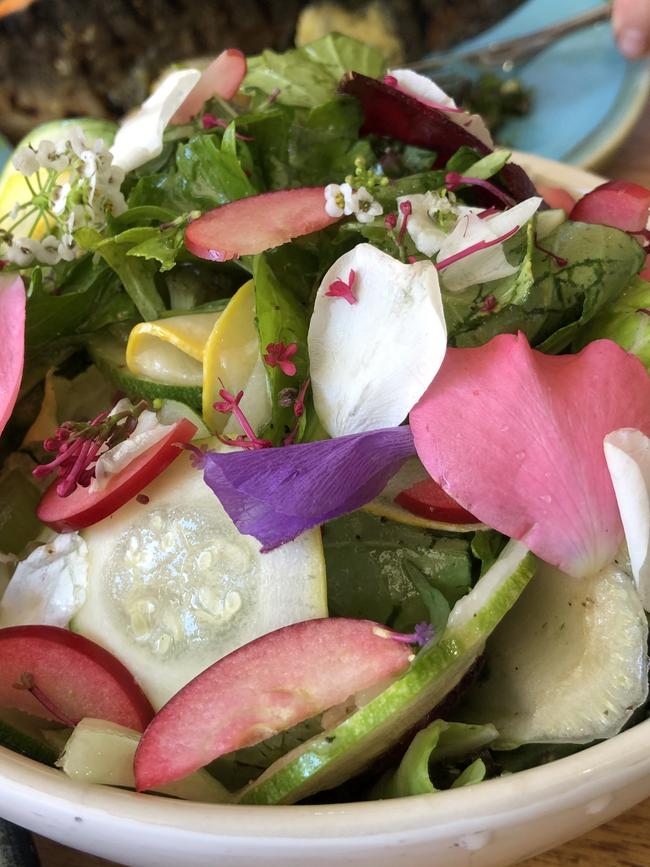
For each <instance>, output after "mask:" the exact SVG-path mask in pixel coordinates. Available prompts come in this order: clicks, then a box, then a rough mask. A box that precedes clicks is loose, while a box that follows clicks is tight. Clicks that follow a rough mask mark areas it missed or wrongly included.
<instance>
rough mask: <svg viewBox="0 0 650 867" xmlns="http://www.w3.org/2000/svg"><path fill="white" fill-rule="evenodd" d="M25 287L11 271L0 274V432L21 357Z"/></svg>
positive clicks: (19, 371) (17, 379)
mask: <svg viewBox="0 0 650 867" xmlns="http://www.w3.org/2000/svg"><path fill="white" fill-rule="evenodd" d="M25 301H26V298H25V287H24V285H23V281H22V280H21V279H20V277H18V276H16V275H15V274H5V275H1V274H0V434H1V433H2V431H3V430H4V428H5V425H6V424H7V421H8V420H9V416H10V415H11V411H12V410H13V408H14V404H15V403H16V399H17V397H18V390H19V388H20V381H21V379H22V375H23V362H24V359H25Z"/></svg>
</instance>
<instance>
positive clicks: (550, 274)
mask: <svg viewBox="0 0 650 867" xmlns="http://www.w3.org/2000/svg"><path fill="white" fill-rule="evenodd" d="M554 204H557V205H558V207H553V205H554ZM649 208H650V191H648V190H645V189H643V188H641V187H639V186H636V185H634V184H627V183H622V182H614V183H607V184H603V185H602V186H601V187H598V188H597V189H596V190H594V191H593V192H590V193H587V194H586V195H585V196H583V197H582V198H581V199H580V200H579V201H578V202H574V201H573V198H572V197H571V195H570V194H569V193H567V192H566V191H563V190H558V189H553V188H543V189H541V191H540V192H538V190H537V189H536V188H535V185H534V184H533V182H532V181H531V179H530V178H529V177H528V176H527V174H526V173H525V172H524V171H523V170H522V169H521V168H520V167H519V166H517V165H516V164H514V163H512V162H511V160H510V154H509V153H508V152H507V151H505V150H502V149H498V148H495V147H494V144H493V142H492V139H491V136H490V133H489V132H488V130H487V128H486V126H485V124H484V122H483V121H482V120H481V118H480V117H478V116H477V115H473V114H471V113H470V112H467V111H464V110H463V109H461V108H459V107H457V106H456V104H455V103H454V101H453V100H452V99H451V98H450V97H448V96H447V95H446V94H445V93H444V92H443V91H442V90H440V88H438V87H437V86H436V85H435V84H434V83H433V82H432V81H430V80H429V79H426V78H423V77H422V76H419V75H417V74H416V73H414V72H412V71H410V70H408V69H404V70H400V69H396V70H388V69H386V66H385V63H384V60H383V58H382V56H381V55H380V53H379V52H378V51H377V50H376V49H374V48H371V47H369V46H366V45H364V44H362V43H360V42H357V41H355V40H353V39H350V38H347V37H343V36H339V35H336V34H333V35H330V36H328V37H326V38H324V39H321V40H319V41H317V42H314V43H312V44H310V45H306V46H305V47H303V48H301V49H294V50H291V51H288V52H285V53H284V54H276V53H275V52H272V51H266V52H264V53H263V54H262V55H260V56H258V57H253V58H248V59H246V58H245V57H244V56H243V55H242V54H241V53H240V52H238V51H235V50H230V51H226V52H224V53H223V54H221V55H220V56H219V57H218V58H217V59H216V60H215V61H214V62H213V63H212V64H210V65H209V66H208V67H207V68H205V69H204V70H197V69H193V68H184V67H178V68H175V69H173V70H171V71H169V72H168V73H167V74H166V75H165V76H164V77H163V78H162V79H161V81H160V82H159V84H158V85H157V87H156V89H155V90H154V92H153V93H152V95H151V96H150V97H149V99H148V100H147V101H146V102H145V103H144V105H143V106H142V107H141V109H139V110H138V111H136V112H134V113H133V114H132V115H131V116H129V117H127V118H126V119H125V120H124V122H123V123H122V125H121V126H120V127H119V128H114V127H113V126H112V125H110V124H108V123H106V122H104V121H101V122H99V121H93V120H90V119H80V120H77V121H69V120H66V121H61V122H59V123H55V124H49V125H48V126H47V127H44V128H40V129H37V130H35V131H34V132H33V133H32V134H31V135H30V136H29V137H28V139H27V140H26V141H25V142H23V143H21V144H19V145H18V147H17V148H16V150H15V152H14V154H13V157H12V159H11V161H10V162H8V163H7V165H6V166H5V169H4V173H3V175H2V177H1V178H0V433H1V434H2V438H1V440H0V462H1V466H0V492H1V501H0V577H1V578H2V581H3V584H4V592H3V595H2V599H1V600H0V742H2V743H3V744H4V745H5V746H7V747H9V748H10V749H14V750H17V751H19V752H21V753H23V754H24V755H26V756H28V757H30V758H32V759H36V760H38V761H42V762H45V763H49V764H52V765H56V766H57V767H59V768H60V769H61V770H62V772H63V773H65V774H68V775H69V776H71V777H74V778H77V777H78V778H81V779H84V780H85V781H86V782H88V781H92V782H95V783H98V784H109V785H115V786H122V787H127V788H137V789H138V790H140V791H154V792H162V793H163V794H166V795H173V796H175V797H181V798H188V799H193V800H201V801H208V802H210V801H212V802H216V803H226V802H242V803H252V804H278V803H296V802H300V801H304V800H305V799H309V798H319V799H325V800H328V799H338V800H341V799H355V800H357V799H376V798H395V797H403V796H408V795H413V794H422V793H434V792H436V791H439V790H441V789H449V788H458V787H462V786H466V785H473V784H476V783H479V782H481V781H482V780H485V779H488V778H493V777H498V776H499V775H501V774H506V773H512V772H515V771H519V770H522V769H524V768H527V767H531V766H535V765H538V764H541V763H543V762H546V761H550V760H552V759H554V758H558V757H561V756H563V755H567V754H568V753H570V752H573V751H577V750H580V749H583V748H584V747H585V746H587V745H589V744H591V743H594V742H596V741H599V740H602V739H604V738H609V737H612V736H614V735H616V734H617V733H618V732H620V731H621V730H622V729H623V728H625V727H626V726H628V725H631V724H634V723H636V722H638V721H640V720H641V719H643V718H645V708H646V702H647V698H648V626H647V619H646V613H645V611H646V610H647V609H648V606H649V605H650V590H649V589H648V577H649V566H648V563H649V562H650V557H649V553H648V552H649V546H650V488H649V486H650V440H649V439H648V435H650V379H649V378H648V374H647V372H646V366H647V365H648V364H649V363H650V355H649V353H648V337H649V335H650V332H649V330H648V329H649V328H650V326H648V324H647V323H648V322H649V321H650V318H649V317H650V309H649V308H650V283H648V282H647V280H648V279H649V278H650V275H649V273H648V270H647V267H646V255H647V248H648V244H649V241H650V232H649V228H650V212H649ZM601 338H604V339H601Z"/></svg>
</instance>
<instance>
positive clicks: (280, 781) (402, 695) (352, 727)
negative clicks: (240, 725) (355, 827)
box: [240, 541, 537, 804]
mask: <svg viewBox="0 0 650 867" xmlns="http://www.w3.org/2000/svg"><path fill="white" fill-rule="evenodd" d="M536 562H537V561H536V558H535V557H534V556H533V555H532V554H530V553H529V552H528V551H527V550H526V548H525V547H524V546H523V545H522V544H521V543H520V542H515V541H511V542H509V543H508V545H507V546H506V547H505V549H504V550H503V552H502V554H501V556H500V557H499V559H498V560H497V562H496V563H495V564H494V565H493V566H492V568H491V569H489V570H488V572H486V573H485V575H484V576H483V577H482V578H481V579H480V580H479V582H478V583H477V584H476V586H475V587H474V588H473V590H471V591H470V593H468V594H467V596H464V597H463V598H462V599H461V600H460V601H459V602H457V603H456V605H455V606H454V608H453V609H452V612H451V616H450V618H449V623H448V626H447V629H446V631H445V633H444V635H443V637H442V639H441V640H440V641H439V642H438V643H437V644H435V645H433V646H429V647H425V648H424V649H423V650H422V651H420V653H419V654H418V655H417V657H416V658H415V661H414V662H413V663H412V665H411V667H410V669H409V670H408V671H407V673H406V674H405V675H404V676H403V677H401V678H400V679H399V680H397V681H396V682H395V683H393V684H391V685H390V686H389V687H388V688H387V689H385V690H384V691H383V692H381V693H380V694H379V695H377V696H376V697H375V698H373V699H371V700H370V701H369V702H368V703H367V704H364V705H363V706H362V707H360V708H359V709H358V710H356V711H354V712H353V713H352V714H351V715H350V716H348V717H347V719H345V720H344V721H343V722H342V723H340V724H339V725H337V726H336V727H335V728H330V729H328V730H326V731H324V732H323V733H322V734H321V735H317V736H316V737H315V738H312V739H311V740H309V741H307V742H306V743H304V744H302V745H301V746H300V747H297V748H296V749H295V750H292V751H291V752H290V753H288V754H287V755H286V756H284V757H283V758H282V759H280V760H279V761H277V762H275V764H273V765H271V767H270V768H269V769H268V770H267V771H265V772H264V773H263V774H262V775H261V776H260V777H259V778H258V779H257V780H256V781H255V782H254V783H251V785H250V786H248V787H247V788H246V789H245V790H244V792H243V793H242V795H241V797H240V800H241V801H242V802H243V803H246V804H293V803H295V802H296V801H300V800H302V799H303V798H306V797H308V796H309V795H312V794H314V793H315V792H319V791H321V790H322V789H330V788H332V787H334V786H336V785H338V784H340V783H342V782H344V781H345V780H347V779H349V778H350V777H353V776H354V775H355V774H358V773H359V772H360V771H362V770H364V769H365V768H366V767H368V766H369V765H370V764H371V763H372V762H373V761H374V760H375V759H376V758H377V756H379V755H381V754H382V753H383V752H385V751H386V750H387V749H389V748H390V746H391V745H392V744H394V743H396V742H397V741H398V740H399V739H400V738H401V737H403V736H404V734H405V733H406V732H408V731H409V730H410V729H412V728H413V727H414V726H415V725H416V723H417V722H418V721H419V720H420V719H422V717H424V716H425V715H426V714H427V713H428V712H429V711H430V710H431V709H432V708H434V707H435V706H436V705H437V704H439V702H440V701H441V700H442V699H443V698H444V697H445V696H446V695H447V694H448V693H449V692H450V691H451V690H452V689H453V688H454V686H455V685H456V684H457V683H458V682H459V681H460V680H461V678H462V677H463V674H464V673H465V672H466V671H467V670H468V669H469V668H470V667H471V665H473V663H474V662H475V661H476V659H477V657H478V656H479V655H480V653H481V652H482V650H483V647H484V642H485V640H486V639H487V638H488V636H489V635H490V633H491V632H492V631H493V630H494V628H495V627H496V626H497V624H498V623H499V622H500V620H501V619H502V618H503V616H504V615H505V614H506V612H507V611H509V610H510V608H511V607H512V605H513V604H514V603H515V602H516V600H517V599H518V598H519V595H520V594H521V592H522V590H523V589H524V587H525V586H526V584H527V583H528V581H529V580H530V578H531V576H532V575H533V573H534V571H535V567H536Z"/></svg>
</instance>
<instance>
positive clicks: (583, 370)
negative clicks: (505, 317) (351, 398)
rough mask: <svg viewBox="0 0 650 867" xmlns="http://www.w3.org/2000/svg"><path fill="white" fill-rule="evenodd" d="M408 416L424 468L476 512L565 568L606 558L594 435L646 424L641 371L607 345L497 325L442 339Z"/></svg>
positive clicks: (592, 567) (583, 570) (609, 526)
mask: <svg viewBox="0 0 650 867" xmlns="http://www.w3.org/2000/svg"><path fill="white" fill-rule="evenodd" d="M410 424H411V429H412V431H413V437H414V441H415V447H416V450H417V452H418V455H419V457H420V460H421V461H422V463H423V464H424V466H425V467H426V469H427V471H428V472H429V474H430V475H431V476H432V478H434V479H435V480H436V481H437V482H438V483H439V484H440V485H441V486H442V487H443V488H444V490H445V491H446V492H447V493H448V494H449V495H450V496H451V497H453V499H454V500H456V501H457V502H458V503H460V505H461V506H462V507H463V508H465V509H467V511H469V512H471V513H472V515H475V516H476V517H477V518H478V519H479V520H480V521H482V522H484V523H485V524H487V525H488V526H490V527H493V528H495V529H496V530H499V531H500V532H502V533H505V534H506V535H508V536H512V537H513V538H515V539H519V540H520V541H522V542H523V543H524V544H525V545H527V546H528V548H530V550H531V551H533V552H534V553H535V554H537V555H538V556H539V557H541V558H542V559H543V560H545V561H546V562H548V563H551V564H552V565H554V566H557V567H559V568H560V569H562V571H564V572H567V573H569V574H570V575H574V576H576V577H581V576H587V575H593V574H595V573H596V572H598V571H599V570H600V569H601V568H603V567H604V566H605V565H606V564H608V563H610V562H611V561H612V560H613V559H614V557H615V555H616V553H617V550H618V547H619V545H620V543H621V541H622V539H623V527H622V523H621V518H620V514H619V509H618V506H617V502H616V496H615V494H614V488H613V485H612V482H611V479H610V476H609V472H608V469H607V464H606V461H605V455H604V450H603V440H604V437H605V436H606V434H608V433H610V432H611V431H613V430H617V429H619V428H623V427H626V428H627V427H629V428H635V429H638V430H641V431H643V432H644V433H650V378H649V377H648V374H647V373H646V370H645V368H644V367H643V365H642V364H641V362H640V361H639V360H638V359H637V358H635V357H634V356H632V355H630V354H628V353H627V352H625V351H624V350H623V349H621V348H620V347H619V346H618V345H617V344H615V343H613V342H612V341H610V340H597V341H594V342H593V343H590V344H589V345H588V346H587V347H586V348H585V349H583V350H582V352H580V353H579V354H578V355H563V356H550V355H544V354H543V353H541V352H537V351H535V350H532V349H531V348H530V346H529V345H528V342H527V340H526V338H525V337H524V335H522V334H519V335H516V336H515V335H512V334H502V335H498V336H497V337H495V338H493V339H492V340H491V341H490V342H489V343H487V344H485V345H484V346H481V347H478V348H476V349H449V350H448V351H447V355H446V357H445V361H444V362H443V365H442V367H441V369H440V371H439V373H438V375H437V376H436V378H435V380H434V381H433V382H432V383H431V385H430V386H429V388H428V390H427V392H426V393H425V395H424V396H423V397H422V399H421V400H420V402H419V403H418V404H417V405H416V406H415V408H414V409H413V410H412V411H411V415H410Z"/></svg>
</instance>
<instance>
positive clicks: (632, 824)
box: [37, 105, 650, 867]
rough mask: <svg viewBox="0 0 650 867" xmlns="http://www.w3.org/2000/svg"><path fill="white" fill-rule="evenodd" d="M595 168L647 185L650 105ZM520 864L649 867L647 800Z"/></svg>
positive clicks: (51, 855) (62, 852)
mask: <svg viewBox="0 0 650 867" xmlns="http://www.w3.org/2000/svg"><path fill="white" fill-rule="evenodd" d="M598 170H599V171H600V172H601V174H603V175H606V176H607V177H611V178H625V179H627V180H630V181H636V182H637V183H640V184H643V185H645V186H648V187H650V105H649V106H648V107H647V109H646V111H645V113H644V115H643V117H642V119H641V121H640V122H639V124H638V125H637V127H636V129H635V130H634V131H633V132H632V134H631V135H630V137H629V138H628V139H627V141H626V142H625V144H624V145H623V146H622V147H621V148H620V150H619V151H618V152H617V153H616V154H615V156H614V157H613V158H612V159H610V160H609V161H608V162H607V163H605V164H604V165H603V166H601V167H600V168H599V169H598ZM37 843H38V848H39V851H40V853H41V857H42V861H43V867H114V865H112V864H109V862H108V861H104V860H102V859H100V858H92V857H90V856H89V855H83V854H81V853H78V852H73V851H72V850H70V849H66V848H65V847H64V846H59V845H57V844H55V843H52V842H50V841H49V840H42V839H39V840H38V841H37ZM187 867H191V865H189V864H188V865H187ZM522 867H650V800H648V801H646V802H645V803H643V804H640V805H639V806H638V807H636V808H635V809H633V810H630V811H629V812H627V813H625V814H624V815H623V816H621V817H620V818H618V819H615V820H614V821H613V822H610V823H609V824H607V825H604V826H603V827H602V828H598V829H597V830H596V831H593V832H592V833H591V834H587V835H586V836H585V837H582V838H580V839H579V840H575V841H574V842H573V843H568V844H567V845H565V846H562V847H560V848H559V849H555V850H554V851H552V852H548V853H547V854H546V855H540V856H539V857H538V858H533V859H532V860H530V861H526V862H525V864H524V865H522Z"/></svg>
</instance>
